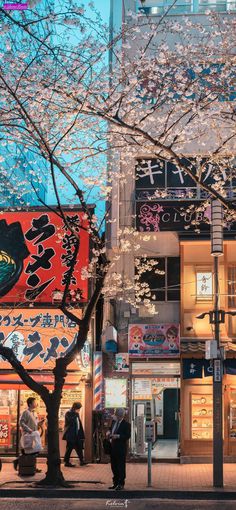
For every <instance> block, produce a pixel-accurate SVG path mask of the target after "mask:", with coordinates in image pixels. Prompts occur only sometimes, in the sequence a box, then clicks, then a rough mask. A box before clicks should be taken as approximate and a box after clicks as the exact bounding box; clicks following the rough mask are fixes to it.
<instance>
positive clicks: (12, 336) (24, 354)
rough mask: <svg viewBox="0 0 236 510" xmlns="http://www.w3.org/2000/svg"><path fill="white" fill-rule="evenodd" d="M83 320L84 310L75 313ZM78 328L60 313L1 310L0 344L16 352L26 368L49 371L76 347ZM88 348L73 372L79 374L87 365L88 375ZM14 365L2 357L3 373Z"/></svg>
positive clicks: (52, 310) (73, 364)
mask: <svg viewBox="0 0 236 510" xmlns="http://www.w3.org/2000/svg"><path fill="white" fill-rule="evenodd" d="M74 313H75V314H76V315H77V316H78V317H81V310H74ZM77 333H78V326H77V325H76V323H75V322H73V321H71V320H70V319H68V317H66V315H64V314H63V313H62V312H61V310H59V309H55V308H54V309H50V310H48V311H47V310H46V309H40V308H37V309H32V308H22V309H20V308H18V309H15V310H14V309H13V310H6V309H0V343H2V344H3V345H4V346H5V347H10V348H11V349H13V352H14V354H15V355H16V357H17V358H18V360H19V361H21V363H22V364H23V366H24V367H25V368H27V369H28V368H29V369H37V370H39V369H48V368H50V367H51V368H52V367H54V364H55V360H56V359H57V358H60V357H63V356H65V355H66V353H67V352H69V351H70V349H71V348H72V347H73V346H74V344H75V342H76V338H77ZM88 357H89V353H88V345H87V344H85V345H84V348H83V349H82V351H81V353H80V356H79V357H78V359H75V360H74V361H73V362H72V363H71V364H70V368H71V369H74V370H79V369H80V368H81V365H82V364H83V363H84V364H85V361H86V368H85V367H83V369H84V370H85V371H89V370H90V363H89V359H88ZM7 368H11V365H10V364H9V363H8V362H7V361H6V360H5V359H4V358H3V357H2V356H0V369H7Z"/></svg>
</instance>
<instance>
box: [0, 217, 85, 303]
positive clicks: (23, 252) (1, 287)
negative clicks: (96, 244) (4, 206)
mask: <svg viewBox="0 0 236 510" xmlns="http://www.w3.org/2000/svg"><path fill="white" fill-rule="evenodd" d="M65 216H66V222H64V221H63V220H62V219H61V218H60V217H59V216H57V215H56V214H55V213H53V212H51V211H47V210H44V211H42V210H41V211H31V212H4V214H3V215H2V216H1V220H0V291H1V292H0V296H2V297H1V298H0V299H1V301H4V302H5V303H16V302H18V303H19V302H22V303H23V302H25V301H27V302H28V301H34V302H35V303H51V302H52V292H53V291H55V290H63V289H64V288H65V284H66V279H67V276H68V272H69V268H70V265H71V261H72V258H73V253H74V249H75V245H76V242H77V237H76V236H78V238H79V243H80V247H79V253H78V257H77V262H76V264H75V269H74V273H73V276H72V278H71V286H70V290H71V291H77V292H78V290H79V291H80V293H81V300H82V301H83V300H87V298H88V280H87V279H85V280H83V279H82V278H81V272H82V270H83V268H86V267H87V265H88V256H89V234H88V231H87V226H88V222H87V220H86V219H85V218H84V213H83V212H82V211H78V210H74V211H65ZM69 226H71V227H72V228H73V229H74V232H75V233H76V235H75V234H74V233H73V232H71V230H70V228H69Z"/></svg>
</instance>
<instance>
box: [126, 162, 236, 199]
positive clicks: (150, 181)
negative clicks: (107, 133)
mask: <svg viewBox="0 0 236 510" xmlns="http://www.w3.org/2000/svg"><path fill="white" fill-rule="evenodd" d="M181 163H182V164H183V165H185V166H186V167H188V168H189V169H190V170H191V172H192V174H193V175H194V176H198V169H199V168H200V166H201V165H204V166H203V167H202V170H201V181H202V183H203V184H207V185H208V186H214V185H216V183H218V184H219V183H221V184H222V186H223V187H224V189H225V193H226V197H227V198H230V199H232V198H233V197H235V196H236V195H235V185H236V169H235V167H234V166H233V165H232V162H230V160H229V161H228V162H227V161H225V162H224V164H222V162H220V163H219V164H217V163H215V164H214V166H213V164H211V163H207V162H206V159H204V158H201V160H199V161H197V160H196V159H194V158H182V160H181ZM135 177H136V182H135V189H136V200H138V201H143V200H147V199H148V200H157V199H158V200H189V201H193V200H194V201H195V200H204V199H206V198H208V197H209V193H207V192H206V191H205V190H202V189H201V188H200V186H198V185H196V183H195V181H194V180H193V179H192V178H191V177H190V175H189V174H188V173H187V172H185V171H184V170H183V168H182V167H181V168H180V167H179V166H178V165H176V164H175V163H172V162H171V161H166V160H161V159H157V158H152V159H140V160H138V161H137V164H136V176H135Z"/></svg>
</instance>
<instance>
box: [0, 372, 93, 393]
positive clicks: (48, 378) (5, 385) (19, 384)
mask: <svg viewBox="0 0 236 510" xmlns="http://www.w3.org/2000/svg"><path fill="white" fill-rule="evenodd" d="M30 375H31V376H32V378H33V379H34V380H35V381H36V382H38V383H41V384H44V385H45V386H46V387H47V388H48V389H49V390H52V387H53V384H54V376H53V375H51V374H48V373H41V374H30ZM83 375H84V374H81V372H74V373H69V374H67V376H66V380H65V384H64V389H65V390H68V389H75V386H79V384H80V383H81V377H82V376H83ZM0 389H1V390H12V389H14V390H28V389H29V388H28V386H26V385H25V384H24V383H23V381H22V380H21V379H20V377H19V375H18V374H15V373H14V372H12V373H11V372H9V373H0Z"/></svg>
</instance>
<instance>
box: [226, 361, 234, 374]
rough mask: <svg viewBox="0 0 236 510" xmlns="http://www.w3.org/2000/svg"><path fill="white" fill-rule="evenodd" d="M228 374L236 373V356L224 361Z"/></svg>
mask: <svg viewBox="0 0 236 510" xmlns="http://www.w3.org/2000/svg"><path fill="white" fill-rule="evenodd" d="M224 366H225V370H226V374H229V375H236V358H232V359H226V360H225V361H224Z"/></svg>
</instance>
